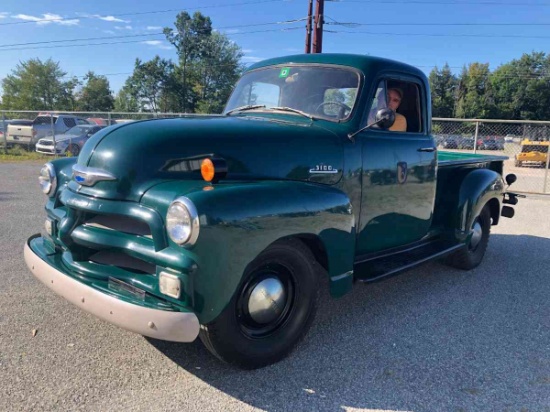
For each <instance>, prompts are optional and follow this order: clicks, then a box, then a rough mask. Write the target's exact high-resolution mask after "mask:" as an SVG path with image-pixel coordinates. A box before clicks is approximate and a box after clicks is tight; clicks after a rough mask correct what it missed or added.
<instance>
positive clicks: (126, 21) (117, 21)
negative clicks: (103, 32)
mask: <svg viewBox="0 0 550 412" xmlns="http://www.w3.org/2000/svg"><path fill="white" fill-rule="evenodd" d="M92 17H95V18H96V19H99V20H103V21H113V22H116V23H130V20H122V19H119V18H117V17H115V16H100V15H99V14H94V15H93V16H92Z"/></svg>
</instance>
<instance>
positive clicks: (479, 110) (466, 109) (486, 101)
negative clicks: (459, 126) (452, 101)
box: [455, 63, 496, 119]
mask: <svg viewBox="0 0 550 412" xmlns="http://www.w3.org/2000/svg"><path fill="white" fill-rule="evenodd" d="M489 75H490V72H489V64H488V63H486V64H482V63H471V64H470V65H469V66H468V68H466V67H464V68H463V69H462V73H461V75H460V77H459V84H458V88H457V90H458V94H457V103H456V111H455V114H456V116H457V117H462V118H479V119H488V118H494V115H495V114H496V106H495V104H494V98H493V91H492V87H491V83H490V80H489Z"/></svg>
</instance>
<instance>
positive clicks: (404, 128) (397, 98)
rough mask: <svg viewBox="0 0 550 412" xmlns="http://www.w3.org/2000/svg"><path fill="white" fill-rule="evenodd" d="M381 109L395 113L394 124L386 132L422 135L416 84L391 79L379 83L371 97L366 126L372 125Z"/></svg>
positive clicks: (422, 127)
mask: <svg viewBox="0 0 550 412" xmlns="http://www.w3.org/2000/svg"><path fill="white" fill-rule="evenodd" d="M383 108H390V109H392V110H393V111H394V112H395V122H394V124H393V126H392V127H390V128H389V129H388V131H391V132H407V133H422V132H423V131H424V130H425V126H424V125H423V121H422V119H423V116H422V114H423V113H422V105H421V94H420V86H419V85H418V84H417V83H414V82H407V81H403V80H394V79H391V78H388V79H385V80H382V81H380V83H379V84H378V86H377V88H376V90H375V92H374V96H373V97H372V103H371V106H370V110H369V115H368V118H367V124H371V123H374V121H375V119H376V113H377V111H378V110H380V109H383ZM374 127H375V128H376V127H377V126H374Z"/></svg>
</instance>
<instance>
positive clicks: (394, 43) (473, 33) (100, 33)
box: [0, 0, 550, 92]
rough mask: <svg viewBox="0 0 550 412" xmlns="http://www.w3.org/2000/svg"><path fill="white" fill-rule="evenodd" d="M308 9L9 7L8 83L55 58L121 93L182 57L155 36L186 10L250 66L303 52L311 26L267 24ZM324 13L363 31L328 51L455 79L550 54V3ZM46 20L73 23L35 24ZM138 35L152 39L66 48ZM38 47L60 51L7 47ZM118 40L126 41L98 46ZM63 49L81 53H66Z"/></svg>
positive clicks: (345, 35) (116, 4) (255, 5)
mask: <svg viewBox="0 0 550 412" xmlns="http://www.w3.org/2000/svg"><path fill="white" fill-rule="evenodd" d="M314 4H315V2H314ZM307 5H308V1H307V0H272V1H269V0H200V1H199V0H188V1H185V0H184V1H182V0H179V1H176V0H165V1H162V2H151V1H147V2H145V1H140V0H131V1H130V0H117V1H112V0H111V1H107V0H96V1H94V2H89V1H88V2H75V1H74V0H71V1H68V0H56V1H47V0H43V1H40V2H36V1H32V2H31V1H21V0H2V1H1V4H0V79H1V78H3V77H5V76H6V75H7V74H9V73H10V72H11V71H12V69H14V68H15V66H16V64H17V63H18V62H20V61H25V60H27V59H30V58H36V57H37V58H40V59H42V60H46V59H48V58H50V57H51V58H52V59H53V60H55V61H58V62H60V65H61V68H62V69H63V70H64V71H66V72H67V73H68V75H70V76H73V75H74V76H83V75H84V74H85V73H86V72H87V71H88V70H93V71H94V72H95V73H97V74H105V75H108V76H107V77H108V78H109V81H110V84H111V89H112V90H113V91H115V92H116V91H118V90H119V89H120V87H121V86H122V85H123V84H124V81H125V80H126V78H127V77H128V76H129V74H130V73H131V72H132V70H133V66H134V61H135V59H136V58H140V59H142V60H149V59H151V58H153V57H154V56H155V55H159V56H161V57H163V58H171V59H173V60H176V59H177V56H176V53H175V50H174V49H173V47H171V45H169V44H168V43H167V42H166V40H165V39H164V37H163V36H162V35H156V34H155V33H160V32H161V31H162V27H167V26H168V27H173V23H174V21H175V17H176V14H177V12H178V11H179V10H184V9H186V10H187V11H189V13H190V14H192V13H193V12H194V11H197V10H198V11H201V12H202V13H203V14H205V15H207V16H209V17H210V18H211V19H212V22H213V26H214V27H215V28H219V30H220V31H221V32H224V33H226V34H227V35H228V36H229V37H230V38H231V39H232V40H233V41H235V42H236V43H237V44H238V45H239V46H240V47H241V48H242V49H243V51H244V53H245V57H244V59H243V62H245V63H251V62H255V61H258V60H262V59H264V58H269V57H275V56H282V55H288V54H296V53H302V52H303V49H304V39H305V29H304V25H305V23H304V22H303V21H300V22H297V23H292V24H273V25H268V24H266V25H261V24H263V23H276V22H284V21H289V20H295V19H300V18H304V17H305V16H306V15H307ZM167 10H172V11H167ZM325 15H326V19H325V21H326V22H327V23H333V22H338V23H355V24H361V25H350V24H346V25H337V24H327V25H325V34H324V40H323V52H336V53H357V54H370V55H373V56H382V57H387V58H391V59H396V60H400V61H404V62H406V63H409V64H412V65H414V66H417V67H420V68H421V69H422V70H424V71H425V72H426V73H428V72H429V71H430V70H431V68H433V67H434V66H436V65H437V66H439V67H441V66H442V65H443V64H445V63H446V62H447V63H449V65H450V66H451V67H452V68H453V71H455V72H459V71H460V68H461V67H462V66H463V65H465V64H468V63H472V62H476V61H477V62H481V63H489V64H490V68H491V69H492V70H493V69H495V68H497V67H498V66H499V65H500V64H502V63H506V62H508V61H510V60H512V59H515V58H519V57H520V56H521V55H522V54H523V53H530V52H532V51H542V52H545V53H550V50H549V45H550V41H549V40H550V33H549V31H548V28H549V27H550V0H527V1H523V0H478V1H475V0H410V1H407V0H386V1H383V0H378V1H376V0H347V1H346V0H341V1H338V2H336V1H327V2H326V3H325ZM44 18H46V19H48V18H50V19H56V18H64V19H67V20H62V21H52V22H36V21H35V20H36V19H44ZM13 23H17V24H13ZM449 24H456V25H449ZM511 24H518V25H511ZM254 25H258V26H254ZM235 26H237V27H235ZM282 29H287V30H282ZM330 31H336V32H335V33H332V32H330ZM137 35H145V36H143V37H124V38H117V39H98V40H84V41H78V42H69V43H63V42H59V41H62V40H73V39H83V38H84V39H86V38H96V37H111V36H137ZM36 42H54V43H47V44H33V45H29V44H26V45H18V46H10V47H6V45H14V44H21V43H36ZM114 42H126V43H118V44H106V45H95V46H94V45H89V43H114ZM130 42H131V43H130ZM62 45H64V46H67V45H72V46H75V47H57V46H62ZM52 46H56V47H55V48H52ZM47 47H48V48H47ZM9 49H11V50H9ZM120 73H122V74H120Z"/></svg>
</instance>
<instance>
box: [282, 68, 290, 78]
mask: <svg viewBox="0 0 550 412" xmlns="http://www.w3.org/2000/svg"><path fill="white" fill-rule="evenodd" d="M289 74H290V67H283V68H282V69H281V73H279V77H280V78H282V79H284V78H285V77H288V75H289Z"/></svg>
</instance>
